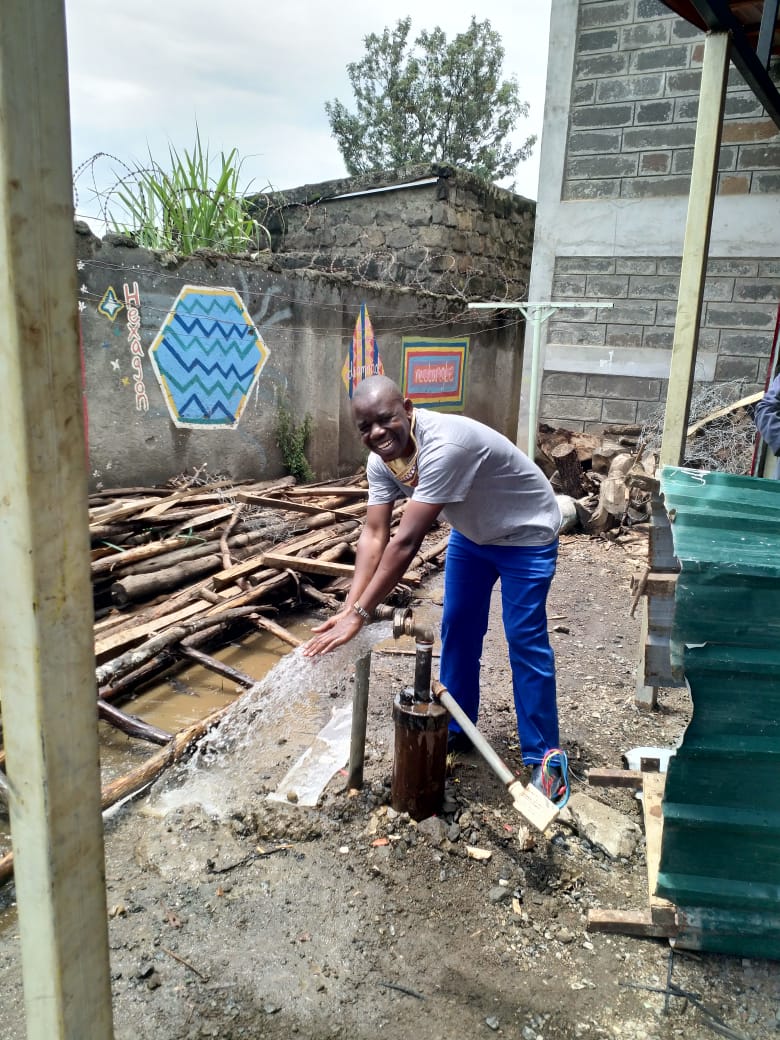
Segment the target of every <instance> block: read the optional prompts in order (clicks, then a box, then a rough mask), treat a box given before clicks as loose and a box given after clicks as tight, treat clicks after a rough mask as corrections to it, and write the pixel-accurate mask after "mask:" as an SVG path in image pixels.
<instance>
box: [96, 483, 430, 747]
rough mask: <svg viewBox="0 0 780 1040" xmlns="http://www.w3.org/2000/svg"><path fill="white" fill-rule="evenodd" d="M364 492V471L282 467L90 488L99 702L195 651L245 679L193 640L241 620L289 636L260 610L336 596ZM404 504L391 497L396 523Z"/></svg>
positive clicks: (414, 573) (347, 567)
mask: <svg viewBox="0 0 780 1040" xmlns="http://www.w3.org/2000/svg"><path fill="white" fill-rule="evenodd" d="M367 496H368V491H367V488H366V484H365V479H364V477H363V476H362V475H361V476H359V477H356V478H353V479H352V480H350V481H346V482H340V483H339V484H338V485H337V484H323V485H318V486H311V485H307V486H303V487H297V486H295V485H294V481H293V480H292V478H287V479H285V480H282V481H278V482H276V483H273V484H269V483H268V482H266V483H265V484H250V483H244V484H235V483H232V482H226V481H223V482H216V483H212V484H210V485H208V486H197V487H187V488H184V489H181V488H178V489H173V490H172V489H170V488H167V489H166V488H154V489H149V488H125V489H114V490H112V491H103V492H100V493H97V494H95V495H93V496H91V498H90V532H91V536H92V578H93V589H94V597H95V657H96V663H97V688H98V694H99V698H100V706H101V714H103V715H104V717H108V716H107V713H106V711H105V708H104V704H105V702H108V701H111V700H116V699H117V698H119V697H120V696H127V695H128V693H131V692H133V690H134V689H135V688H136V687H137V686H138V685H139V684H140V683H142V682H145V681H147V680H148V679H149V678H151V677H152V676H154V675H155V674H156V673H158V672H160V671H162V670H163V669H165V668H167V667H169V666H170V665H171V663H172V662H175V661H177V660H178V661H182V660H185V661H189V660H196V661H198V662H200V663H201V664H204V665H205V666H206V667H209V668H211V669H212V670H213V671H215V672H218V673H219V674H222V675H226V676H228V677H229V678H231V679H232V680H234V681H236V682H238V683H239V684H241V685H251V684H252V683H253V681H254V680H252V679H251V678H250V677H248V676H244V675H242V674H241V673H240V672H238V671H237V670H235V669H232V668H229V667H228V666H226V665H224V664H222V663H221V662H219V661H217V660H215V659H214V658H212V657H210V656H209V655H207V654H206V653H204V651H203V650H202V649H201V648H202V647H203V645H204V644H209V645H210V646H218V645H220V644H224V643H225V642H227V641H228V640H229V639H231V638H233V637H234V635H235V634H236V630H237V629H239V630H241V629H243V630H246V629H247V628H261V629H265V630H267V631H271V632H273V633H274V634H275V635H277V636H278V637H279V638H281V639H283V640H285V641H286V642H288V643H290V644H291V645H294V646H295V645H298V643H299V640H298V639H297V638H296V637H295V636H293V635H292V634H291V633H290V632H288V631H287V630H286V629H285V628H283V627H282V626H280V625H279V624H278V623H276V622H275V621H273V620H271V618H269V617H268V616H267V615H268V614H269V613H275V612H277V611H279V610H286V611H292V610H295V609H297V608H299V607H300V606H301V604H303V603H307V605H308V606H309V607H311V606H312V605H314V604H318V605H325V606H327V607H329V608H338V606H339V605H340V600H339V598H338V593H340V592H343V591H344V590H345V589H346V588H347V587H348V586H349V582H350V580H351V576H352V573H353V564H352V560H353V556H354V545H355V542H356V541H357V539H358V536H359V534H360V529H361V520H362V517H363V516H364V515H365V511H366V502H367ZM402 510H403V505H399V506H397V507H396V510H395V512H394V517H393V523H394V524H397V522H398V520H399V518H400V514H401V512H402ZM445 548H446V538H445V539H441V538H439V540H438V541H436V542H435V544H433V545H431V546H430V548H426V549H425V550H424V551H421V553H420V554H418V556H417V558H416V559H415V560H414V561H413V563H412V566H411V567H410V569H409V571H408V573H407V574H406V575H404V578H403V585H404V586H414V585H419V584H420V582H421V580H422V576H423V572H424V570H425V568H427V567H428V566H429V564H430V562H431V561H432V560H435V559H436V558H437V557H439V556H441V555H442V554H443V552H444V550H445ZM345 561H346V562H345ZM139 735H140V734H139ZM160 742H162V740H161V741H160Z"/></svg>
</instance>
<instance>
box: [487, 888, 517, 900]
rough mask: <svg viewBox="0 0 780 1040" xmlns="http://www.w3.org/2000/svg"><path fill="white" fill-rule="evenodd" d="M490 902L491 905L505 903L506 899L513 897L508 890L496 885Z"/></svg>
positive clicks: (491, 891) (491, 890)
mask: <svg viewBox="0 0 780 1040" xmlns="http://www.w3.org/2000/svg"><path fill="white" fill-rule="evenodd" d="M489 895H490V902H491V903H503V901H504V900H505V899H509V898H510V897H511V895H512V893H511V891H510V890H509V889H508V888H504V887H503V886H502V885H494V886H493V888H491V889H490V893H489Z"/></svg>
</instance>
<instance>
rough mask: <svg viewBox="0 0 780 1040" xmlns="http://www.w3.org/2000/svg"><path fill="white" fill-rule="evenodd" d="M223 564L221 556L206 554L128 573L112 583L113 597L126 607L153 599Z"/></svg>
mask: <svg viewBox="0 0 780 1040" xmlns="http://www.w3.org/2000/svg"><path fill="white" fill-rule="evenodd" d="M221 566H222V558H221V557H220V556H204V557H202V559H200V560H190V561H188V562H186V563H179V564H176V566H174V567H167V568H166V569H165V570H161V571H153V572H152V573H151V574H128V575H127V577H125V578H120V580H119V581H115V582H114V583H113V584H112V585H111V598H112V600H113V601H114V603H116V604H117V606H120V607H125V606H127V604H128V603H134V602H137V601H138V600H142V599H152V598H153V597H155V596H159V595H161V594H162V593H163V592H168V591H169V590H170V589H175V588H178V587H179V586H180V585H184V584H185V583H186V582H187V581H189V580H191V579H193V578H199V577H201V576H202V575H204V574H211V573H213V572H214V571H217V570H219V568H220V567H221Z"/></svg>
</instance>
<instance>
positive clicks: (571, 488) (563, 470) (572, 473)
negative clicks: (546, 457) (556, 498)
mask: <svg viewBox="0 0 780 1040" xmlns="http://www.w3.org/2000/svg"><path fill="white" fill-rule="evenodd" d="M550 454H551V456H552V458H553V461H554V462H555V465H556V467H557V470H558V477H559V479H560V485H561V490H562V491H563V493H564V494H566V495H569V497H570V498H581V497H582V495H583V494H584V493H585V488H584V485H583V481H582V464H581V463H580V460H579V457H578V455H577V449H576V448H575V447H574V445H573V444H566V443H564V444H558V445H556V446H555V447H554V448H553V450H552V452H551V453H550Z"/></svg>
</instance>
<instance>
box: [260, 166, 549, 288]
mask: <svg viewBox="0 0 780 1040" xmlns="http://www.w3.org/2000/svg"><path fill="white" fill-rule="evenodd" d="M256 203H257V212H258V214H259V216H260V217H261V219H262V220H263V222H264V223H265V225H266V226H267V227H268V230H269V231H270V233H271V236H272V241H273V249H274V252H275V256H276V261H277V264H278V265H279V267H280V269H284V270H290V269H305V268H311V269H315V270H327V271H331V272H333V271H346V272H348V273H349V274H350V275H351V276H352V277H354V278H358V279H359V280H366V281H378V282H382V283H391V284H396V285H405V286H409V287H411V288H414V289H419V290H423V291H429V292H436V293H445V294H452V293H455V294H458V295H461V296H465V297H466V298H468V299H513V300H518V299H525V298H526V297H527V291H528V276H529V271H530V266H531V249H532V244H533V234H534V212H535V203H534V202H532V201H531V200H529V199H525V198H523V197H522V196H520V195H515V194H514V193H513V192H510V191H506V190H504V189H503V188H497V187H495V186H494V185H492V184H489V183H488V182H486V181H482V180H481V179H479V178H478V177H475V176H473V175H472V174H469V173H467V172H465V171H463V170H459V169H455V168H453V167H448V166H440V165H433V166H430V165H428V166H415V167H410V168H407V169H403V170H395V171H382V172H378V173H374V174H367V175H365V176H362V177H354V178H346V179H343V180H338V181H328V182H325V183H322V184H315V185H307V186H305V187H303V188H296V189H293V190H291V191H285V192H282V193H280V194H279V195H275V196H258V197H257V199H256Z"/></svg>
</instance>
